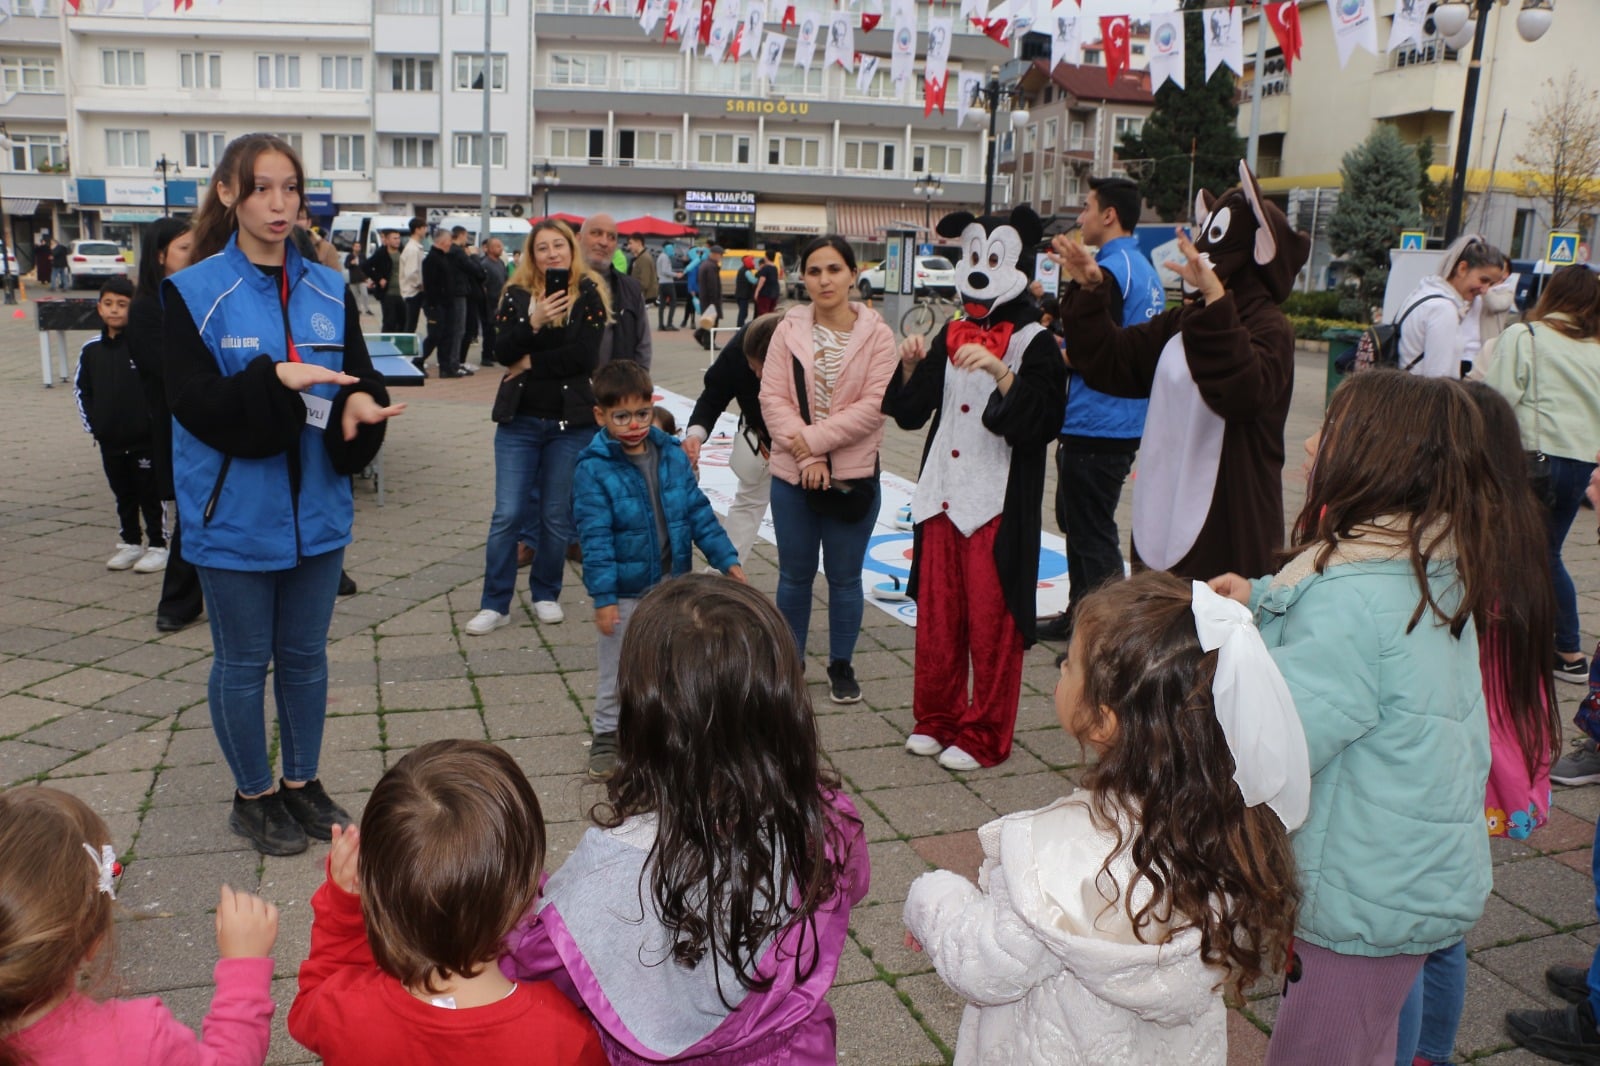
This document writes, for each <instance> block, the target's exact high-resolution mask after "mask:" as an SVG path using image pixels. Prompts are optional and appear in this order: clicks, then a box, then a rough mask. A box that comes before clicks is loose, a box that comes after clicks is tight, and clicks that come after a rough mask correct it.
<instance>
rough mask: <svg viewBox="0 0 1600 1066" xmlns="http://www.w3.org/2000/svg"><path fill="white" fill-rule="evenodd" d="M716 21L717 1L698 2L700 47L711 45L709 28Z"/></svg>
mask: <svg viewBox="0 0 1600 1066" xmlns="http://www.w3.org/2000/svg"><path fill="white" fill-rule="evenodd" d="M716 20H717V0H700V47H701V48H704V47H705V46H706V45H708V44H710V43H711V26H712V24H713V23H714V22H716Z"/></svg>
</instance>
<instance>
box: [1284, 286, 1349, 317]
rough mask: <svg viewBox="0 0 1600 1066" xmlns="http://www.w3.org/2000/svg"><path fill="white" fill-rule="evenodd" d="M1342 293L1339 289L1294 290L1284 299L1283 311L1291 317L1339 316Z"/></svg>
mask: <svg viewBox="0 0 1600 1066" xmlns="http://www.w3.org/2000/svg"><path fill="white" fill-rule="evenodd" d="M1340 299H1341V297H1340V294H1339V293H1338V292H1337V291H1333V290H1329V291H1326V292H1294V293H1290V294H1289V298H1288V299H1287V300H1285V301H1283V313H1284V314H1286V315H1289V316H1291V317H1293V316H1295V315H1299V316H1301V317H1304V318H1338V317H1340V315H1339V300H1340Z"/></svg>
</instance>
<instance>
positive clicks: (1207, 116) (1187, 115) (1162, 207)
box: [1117, 0, 1245, 221]
mask: <svg viewBox="0 0 1600 1066" xmlns="http://www.w3.org/2000/svg"><path fill="white" fill-rule="evenodd" d="M1184 7H1185V8H1186V9H1188V10H1193V11H1198V10H1200V9H1201V7H1202V0H1185V3H1184ZM1183 27H1184V29H1183V37H1184V43H1183V48H1184V52H1183V55H1184V64H1183V66H1184V75H1183V82H1184V85H1186V86H1187V88H1185V89H1179V88H1178V87H1177V86H1176V85H1174V84H1172V83H1171V82H1170V81H1169V82H1166V83H1164V84H1163V85H1162V86H1161V88H1159V89H1157V90H1156V106H1155V110H1153V111H1152V112H1151V113H1150V117H1149V118H1148V119H1146V120H1145V124H1144V129H1143V130H1141V131H1140V132H1139V133H1135V134H1127V135H1124V136H1123V138H1122V144H1121V146H1120V147H1119V148H1118V149H1117V155H1118V157H1119V158H1121V159H1143V160H1148V162H1147V163H1145V164H1144V165H1143V166H1142V167H1136V168H1134V169H1133V170H1131V171H1130V173H1131V174H1133V175H1134V176H1135V177H1136V178H1137V179H1138V181H1139V185H1140V188H1141V189H1142V190H1143V192H1144V198H1145V200H1146V201H1147V202H1148V203H1149V204H1150V205H1151V206H1152V207H1154V208H1155V209H1156V211H1157V212H1158V213H1159V214H1160V215H1161V217H1162V218H1163V219H1165V220H1168V221H1179V220H1181V221H1189V219H1190V215H1191V214H1192V213H1193V211H1194V198H1193V197H1192V196H1190V195H1189V151H1190V146H1191V145H1193V146H1194V190H1195V192H1197V193H1198V192H1199V190H1201V189H1207V190H1209V191H1210V192H1211V194H1212V195H1213V196H1221V195H1222V194H1223V193H1224V192H1225V191H1227V190H1228V189H1231V188H1233V187H1234V186H1235V185H1237V184H1239V160H1241V159H1243V158H1244V149H1245V143H1244V138H1243V137H1240V136H1239V133H1238V130H1237V128H1236V127H1237V123H1238V117H1239V108H1238V105H1237V104H1236V103H1235V102H1234V94H1235V89H1234V80H1233V72H1232V71H1230V70H1229V69H1228V68H1227V67H1226V66H1219V67H1218V68H1217V71H1216V73H1215V74H1213V75H1212V76H1211V80H1210V81H1207V80H1206V77H1205V72H1206V54H1205V27H1204V24H1203V21H1202V18H1199V17H1196V18H1189V17H1187V16H1186V17H1185V18H1184V20H1183Z"/></svg>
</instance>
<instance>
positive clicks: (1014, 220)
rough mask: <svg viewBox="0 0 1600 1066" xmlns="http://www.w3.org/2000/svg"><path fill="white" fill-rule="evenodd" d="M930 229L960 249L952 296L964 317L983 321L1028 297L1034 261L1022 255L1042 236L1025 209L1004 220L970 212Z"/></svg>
mask: <svg viewBox="0 0 1600 1066" xmlns="http://www.w3.org/2000/svg"><path fill="white" fill-rule="evenodd" d="M935 228H936V230H937V232H938V234H939V236H941V237H947V238H954V239H955V240H957V241H958V242H959V243H960V246H961V261H960V262H958V263H957V264H956V290H957V291H958V292H959V293H960V294H961V306H962V307H963V308H964V309H965V310H966V312H967V314H969V315H971V316H972V317H973V318H976V319H985V318H988V317H989V313H990V312H991V311H993V310H994V309H995V308H996V307H999V306H1000V305H1001V304H1005V303H1010V302H1011V301H1012V300H1015V299H1016V298H1017V297H1019V296H1021V295H1022V294H1023V293H1024V292H1026V291H1027V289H1028V280H1029V278H1030V277H1032V274H1033V258H1032V256H1030V255H1028V254H1026V253H1028V252H1031V251H1032V250H1033V248H1034V246H1035V245H1037V244H1038V243H1039V239H1040V237H1041V236H1043V234H1044V224H1043V223H1042V222H1041V221H1040V220H1039V216H1038V215H1037V214H1035V213H1034V211H1033V208H1031V207H1028V206H1027V205H1025V204H1024V205H1020V206H1017V207H1014V208H1012V209H1011V213H1010V214H1009V215H984V216H983V217H981V218H979V217H977V216H975V215H973V214H972V212H970V211H957V212H955V213H953V214H949V215H946V216H944V217H943V218H941V219H940V220H939V225H938V226H937V227H935Z"/></svg>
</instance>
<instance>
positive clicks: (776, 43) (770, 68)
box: [756, 30, 789, 85]
mask: <svg viewBox="0 0 1600 1066" xmlns="http://www.w3.org/2000/svg"><path fill="white" fill-rule="evenodd" d="M788 43H789V38H787V37H785V36H784V35H783V34H782V33H774V32H772V31H771V30H768V31H767V36H766V39H765V40H763V41H762V42H761V58H760V59H758V60H757V61H756V80H758V81H764V82H766V83H767V84H769V85H770V84H771V83H772V82H773V80H774V79H776V78H777V76H778V67H779V66H780V65H781V64H782V63H783V48H784V45H786V44H788Z"/></svg>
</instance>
